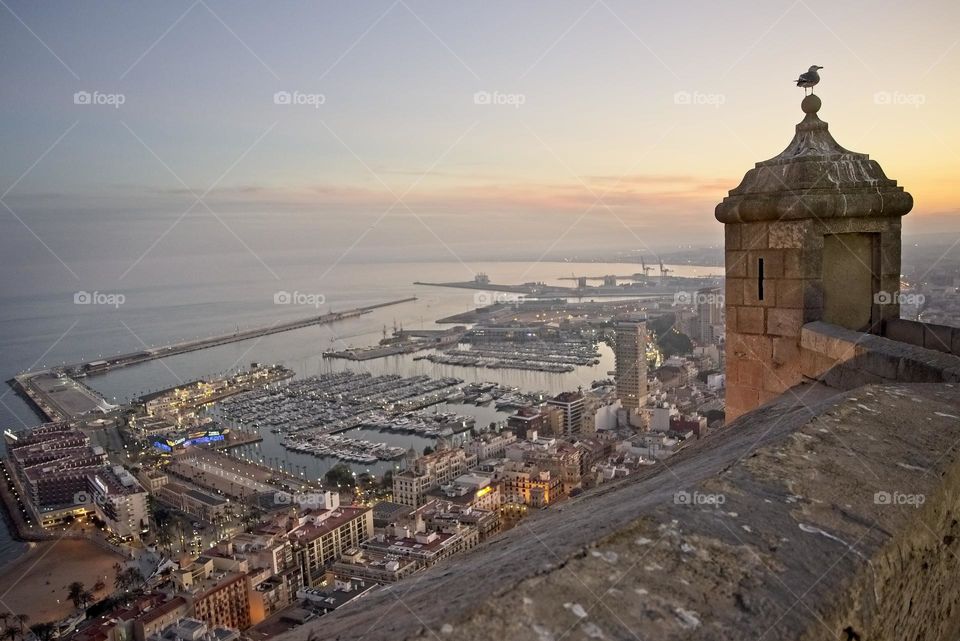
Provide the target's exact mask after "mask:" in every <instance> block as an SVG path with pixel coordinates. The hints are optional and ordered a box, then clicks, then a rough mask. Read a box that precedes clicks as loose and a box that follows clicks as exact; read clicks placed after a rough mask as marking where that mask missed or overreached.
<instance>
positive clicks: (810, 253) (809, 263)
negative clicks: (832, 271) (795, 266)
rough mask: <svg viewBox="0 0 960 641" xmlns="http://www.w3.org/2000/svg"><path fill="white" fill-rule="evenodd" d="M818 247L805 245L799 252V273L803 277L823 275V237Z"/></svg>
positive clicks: (819, 276)
mask: <svg viewBox="0 0 960 641" xmlns="http://www.w3.org/2000/svg"><path fill="white" fill-rule="evenodd" d="M820 245H821V246H820V248H819V249H817V248H815V247H805V248H804V249H803V251H802V252H801V253H800V274H801V276H802V277H803V278H817V279H819V278H822V277H823V238H822V237H821V238H820Z"/></svg>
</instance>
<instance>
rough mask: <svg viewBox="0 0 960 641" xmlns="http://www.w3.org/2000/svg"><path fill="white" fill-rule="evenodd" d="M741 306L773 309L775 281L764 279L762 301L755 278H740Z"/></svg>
mask: <svg viewBox="0 0 960 641" xmlns="http://www.w3.org/2000/svg"><path fill="white" fill-rule="evenodd" d="M740 281H741V282H742V283H743V304H744V305H754V306H757V307H775V306H776V304H777V281H776V279H773V280H771V279H766V280H764V282H763V300H761V299H760V286H759V283H758V282H757V280H756V279H755V278H742V279H740Z"/></svg>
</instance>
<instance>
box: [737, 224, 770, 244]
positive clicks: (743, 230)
mask: <svg viewBox="0 0 960 641" xmlns="http://www.w3.org/2000/svg"><path fill="white" fill-rule="evenodd" d="M768 229H769V224H768V223H750V224H749V225H741V227H740V249H747V250H752V249H767V248H769V247H770V245H769V241H768V237H767V233H768Z"/></svg>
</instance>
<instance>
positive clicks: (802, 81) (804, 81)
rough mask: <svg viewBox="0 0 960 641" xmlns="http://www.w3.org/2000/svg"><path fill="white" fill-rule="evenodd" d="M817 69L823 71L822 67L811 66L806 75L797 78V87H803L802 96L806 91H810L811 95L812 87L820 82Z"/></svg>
mask: <svg viewBox="0 0 960 641" xmlns="http://www.w3.org/2000/svg"><path fill="white" fill-rule="evenodd" d="M817 69H823V67H818V66H817V65H812V66H811V67H810V68H809V69H807V72H806V73H802V74H800V77H799V78H797V86H798V87H803V93H804V95H806V93H807V89H809V90H810V93H813V88H814V86H816V84H817V83H818V82H820V74H818V73H817Z"/></svg>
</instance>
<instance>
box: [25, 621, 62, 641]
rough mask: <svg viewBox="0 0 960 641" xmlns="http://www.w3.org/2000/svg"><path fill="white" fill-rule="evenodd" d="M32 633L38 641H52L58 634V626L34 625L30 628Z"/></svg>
mask: <svg viewBox="0 0 960 641" xmlns="http://www.w3.org/2000/svg"><path fill="white" fill-rule="evenodd" d="M30 631H31V632H33V634H34V636H35V637H37V641H50V640H51V639H53V633H54V632H56V626H54V625H53V624H52V623H34V624H33V625H31V626H30Z"/></svg>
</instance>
